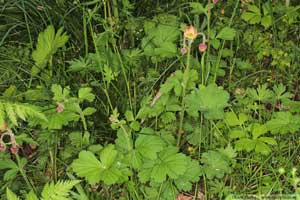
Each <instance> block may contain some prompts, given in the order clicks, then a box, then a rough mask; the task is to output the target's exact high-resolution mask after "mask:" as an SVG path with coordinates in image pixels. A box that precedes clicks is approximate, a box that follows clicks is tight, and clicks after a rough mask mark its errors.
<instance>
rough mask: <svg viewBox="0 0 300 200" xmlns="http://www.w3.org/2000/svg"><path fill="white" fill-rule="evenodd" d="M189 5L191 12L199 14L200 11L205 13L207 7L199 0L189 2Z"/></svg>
mask: <svg viewBox="0 0 300 200" xmlns="http://www.w3.org/2000/svg"><path fill="white" fill-rule="evenodd" d="M190 7H191V8H192V10H191V13H192V14H196V15H200V14H202V13H204V14H207V9H205V8H204V7H203V5H202V4H201V3H199V2H190Z"/></svg>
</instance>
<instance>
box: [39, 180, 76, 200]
mask: <svg viewBox="0 0 300 200" xmlns="http://www.w3.org/2000/svg"><path fill="white" fill-rule="evenodd" d="M79 182H80V181H78V180H70V181H58V182H57V183H56V184H54V183H53V182H51V183H50V184H49V183H47V184H46V185H45V187H44V189H43V192H42V200H70V198H68V196H69V193H70V192H71V189H72V188H73V187H74V186H75V185H76V184H77V183H79Z"/></svg>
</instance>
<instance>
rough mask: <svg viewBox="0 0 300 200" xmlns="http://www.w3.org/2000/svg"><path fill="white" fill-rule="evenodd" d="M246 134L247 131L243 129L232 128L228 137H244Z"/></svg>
mask: <svg viewBox="0 0 300 200" xmlns="http://www.w3.org/2000/svg"><path fill="white" fill-rule="evenodd" d="M246 136H247V133H246V132H245V131H244V130H240V129H233V130H231V131H230V133H229V137H230V138H231V139H236V138H244V137H246Z"/></svg>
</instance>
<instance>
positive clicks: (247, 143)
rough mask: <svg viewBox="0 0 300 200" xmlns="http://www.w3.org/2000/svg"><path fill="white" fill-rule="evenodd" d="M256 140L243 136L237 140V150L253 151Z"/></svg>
mask: <svg viewBox="0 0 300 200" xmlns="http://www.w3.org/2000/svg"><path fill="white" fill-rule="evenodd" d="M255 144H256V141H254V140H251V139H249V138H241V139H240V140H238V141H236V142H235V149H236V150H237V151H241V150H246V151H247V152H250V151H252V150H253V149H254V148H255Z"/></svg>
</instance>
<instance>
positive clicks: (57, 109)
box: [56, 103, 65, 113]
mask: <svg viewBox="0 0 300 200" xmlns="http://www.w3.org/2000/svg"><path fill="white" fill-rule="evenodd" d="M64 109H65V106H64V104H62V103H58V104H57V107H56V111H57V112H58V113H61V112H62V111H64Z"/></svg>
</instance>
